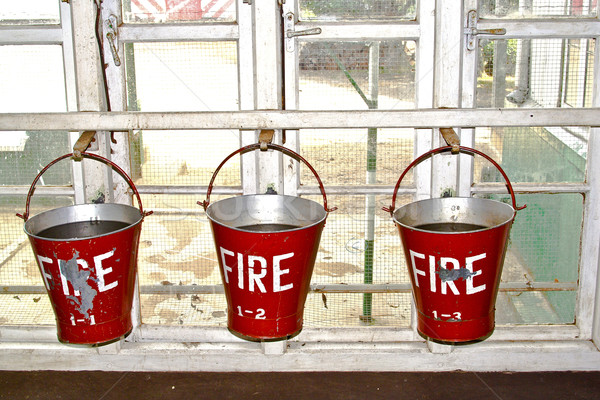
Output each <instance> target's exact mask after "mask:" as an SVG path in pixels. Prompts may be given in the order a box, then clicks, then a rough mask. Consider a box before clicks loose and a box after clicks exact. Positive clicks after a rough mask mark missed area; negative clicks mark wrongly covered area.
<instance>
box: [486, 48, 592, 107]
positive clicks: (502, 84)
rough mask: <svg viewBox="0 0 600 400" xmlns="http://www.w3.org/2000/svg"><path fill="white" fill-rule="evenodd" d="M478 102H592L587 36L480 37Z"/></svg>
mask: <svg viewBox="0 0 600 400" xmlns="http://www.w3.org/2000/svg"><path fill="white" fill-rule="evenodd" d="M479 50H480V57H479V59H480V63H479V75H478V82H477V107H515V106H518V107H566V106H568V107H591V106H592V88H593V84H594V80H593V76H594V64H593V60H594V51H595V41H594V40H592V39H509V40H481V41H480V43H479Z"/></svg>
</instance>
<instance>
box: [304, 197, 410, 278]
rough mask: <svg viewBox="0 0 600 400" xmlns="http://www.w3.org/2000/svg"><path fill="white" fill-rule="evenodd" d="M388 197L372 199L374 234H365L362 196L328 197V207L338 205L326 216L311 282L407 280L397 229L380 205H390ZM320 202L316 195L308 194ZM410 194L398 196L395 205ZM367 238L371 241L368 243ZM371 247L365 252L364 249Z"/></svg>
mask: <svg viewBox="0 0 600 400" xmlns="http://www.w3.org/2000/svg"><path fill="white" fill-rule="evenodd" d="M390 197H391V196H377V197H376V199H375V204H377V206H376V207H375V223H374V235H373V237H372V238H368V237H367V235H366V224H367V218H366V216H365V196H358V195H354V196H328V203H329V205H330V206H335V207H338V210H336V211H334V212H332V213H330V214H329V216H328V217H327V224H326V226H325V229H324V230H323V233H322V235H321V242H320V246H319V253H318V254H317V259H316V261H315V267H314V271H313V277H312V281H311V283H312V284H347V285H352V284H362V283H365V280H366V283H375V284H386V283H408V282H409V281H408V279H409V278H408V275H407V269H406V263H405V260H404V253H403V251H402V244H401V242H400V238H399V236H398V231H397V230H396V227H395V225H394V223H393V221H392V220H391V219H390V216H389V214H388V213H386V212H385V211H383V210H381V206H383V205H386V206H389V202H390ZM307 198H310V199H311V200H314V201H317V202H321V201H322V199H320V198H318V197H316V196H315V197H312V196H310V197H307ZM410 198H411V196H399V198H398V204H404V203H408V202H410ZM367 241H371V242H373V243H372V244H367ZM367 247H369V248H370V249H371V252H370V253H366V248H367Z"/></svg>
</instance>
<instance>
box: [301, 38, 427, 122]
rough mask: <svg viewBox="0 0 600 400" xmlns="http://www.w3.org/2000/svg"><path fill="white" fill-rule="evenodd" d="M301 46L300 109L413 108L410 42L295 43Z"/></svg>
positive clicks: (411, 51)
mask: <svg viewBox="0 0 600 400" xmlns="http://www.w3.org/2000/svg"><path fill="white" fill-rule="evenodd" d="M299 47H300V49H299V54H298V57H299V67H300V70H299V80H300V82H299V90H300V91H299V103H300V109H303V110H308V109H313V110H360V109H406V108H414V107H415V70H414V64H415V57H416V45H415V42H414V41H400V40H398V41H370V42H321V41H319V42H299Z"/></svg>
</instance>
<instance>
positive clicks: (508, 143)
mask: <svg viewBox="0 0 600 400" xmlns="http://www.w3.org/2000/svg"><path fill="white" fill-rule="evenodd" d="M476 146H477V147H478V148H480V149H481V150H482V151H484V152H486V153H487V154H488V155H490V156H491V157H492V158H494V159H495V160H496V161H497V162H498V163H499V164H500V165H501V167H502V168H503V170H504V171H505V172H506V174H507V175H508V177H509V179H510V180H511V182H512V183H517V182H528V183H538V184H543V183H548V182H583V181H584V179H585V168H586V155H587V140H585V138H583V137H581V136H579V135H573V134H572V133H571V132H569V130H568V129H565V128H556V127H554V128H553V127H545V128H542V127H528V128H508V127H504V128H497V129H488V128H478V129H477V130H476ZM474 179H475V182H503V178H502V177H501V175H500V174H499V172H498V171H497V170H496V169H495V168H494V167H493V166H491V165H489V163H488V162H487V161H485V160H483V161H481V160H478V159H477V158H475V162H474ZM483 196H484V197H488V198H492V199H495V200H500V201H504V202H508V201H509V197H508V196H506V195H483ZM524 204H526V205H527V208H525V209H523V210H521V211H518V213H517V216H516V218H515V222H514V224H513V227H512V230H511V240H510V244H509V247H508V251H507V256H506V259H505V263H504V272H503V275H502V281H503V282H505V283H510V284H511V285H512V284H517V285H519V286H520V287H522V288H523V289H525V290H524V291H520V292H519V291H515V292H501V293H500V295H499V301H498V304H499V305H501V306H499V307H498V310H499V311H498V313H499V315H500V316H501V321H505V322H509V323H573V322H574V318H575V317H574V316H575V304H576V297H577V282H578V271H579V248H580V238H581V227H582V220H583V196H582V194H579V193H571V194H569V193H563V194H542V193H536V194H518V195H517V205H524ZM532 283H541V284H542V285H543V286H544V288H545V289H543V290H539V291H537V290H536V291H531V290H529V289H531V285H532ZM564 284H567V286H566V287H565V286H564ZM538 309H539V310H540V311H539V312H537V311H536V310H538Z"/></svg>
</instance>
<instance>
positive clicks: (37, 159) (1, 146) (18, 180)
mask: <svg viewBox="0 0 600 400" xmlns="http://www.w3.org/2000/svg"><path fill="white" fill-rule="evenodd" d="M69 151H72V150H70V147H69V136H68V132H61V131H29V132H28V131H9V132H0V171H2V172H3V173H2V174H0V185H27V186H29V185H30V184H31V183H32V182H33V180H34V179H35V177H36V175H37V174H38V173H39V172H40V170H41V169H42V168H43V167H44V166H46V165H47V164H48V163H50V161H52V160H54V159H55V158H58V157H59V156H62V155H63V154H66V153H68V152H69ZM70 184H71V169H70V166H69V164H68V163H66V162H65V163H58V164H57V165H56V166H54V167H53V168H50V169H48V170H47V171H46V172H45V173H44V174H43V175H42V177H41V179H40V181H39V182H38V184H37V186H43V185H70Z"/></svg>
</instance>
